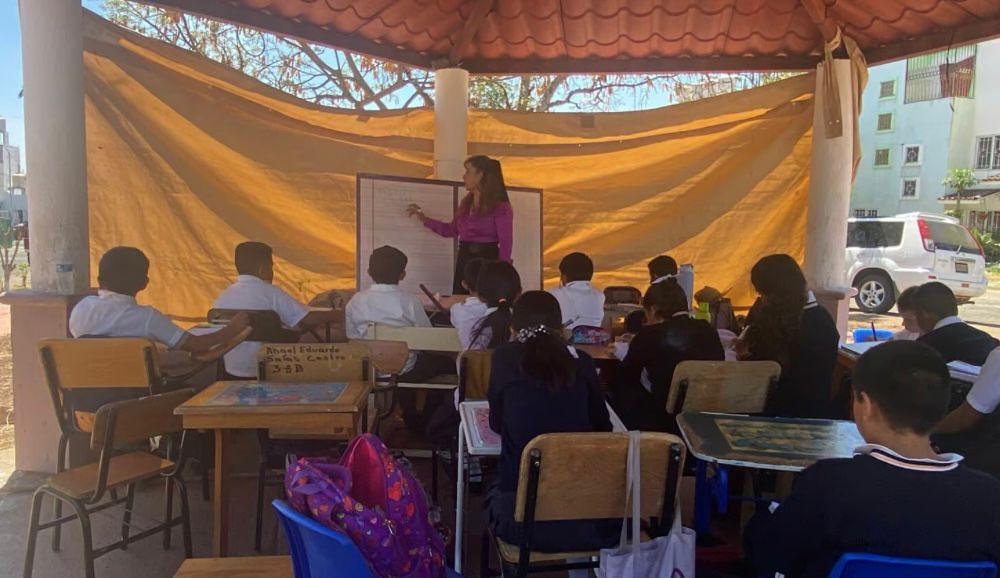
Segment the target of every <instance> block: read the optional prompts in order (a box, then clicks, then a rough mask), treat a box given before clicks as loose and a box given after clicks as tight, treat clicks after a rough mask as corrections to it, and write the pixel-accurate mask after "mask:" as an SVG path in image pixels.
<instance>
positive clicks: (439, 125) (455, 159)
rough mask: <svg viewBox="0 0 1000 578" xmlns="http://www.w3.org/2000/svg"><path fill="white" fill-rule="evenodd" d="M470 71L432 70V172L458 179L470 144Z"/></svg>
mask: <svg viewBox="0 0 1000 578" xmlns="http://www.w3.org/2000/svg"><path fill="white" fill-rule="evenodd" d="M468 131H469V72H468V71H467V70H463V69H461V68H441V69H438V70H435V71H434V176H435V177H436V178H439V179H443V180H450V181H460V180H462V175H463V174H464V173H465V167H464V166H463V165H464V163H465V158H466V157H467V156H468V146H469V132H468Z"/></svg>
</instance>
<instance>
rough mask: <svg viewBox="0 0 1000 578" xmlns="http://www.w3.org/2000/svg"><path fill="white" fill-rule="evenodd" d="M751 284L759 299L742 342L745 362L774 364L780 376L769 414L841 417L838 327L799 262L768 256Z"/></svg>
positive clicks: (740, 349)
mask: <svg viewBox="0 0 1000 578" xmlns="http://www.w3.org/2000/svg"><path fill="white" fill-rule="evenodd" d="M750 280H751V282H752V283H753V286H754V288H755V289H756V290H757V293H759V294H760V297H759V298H758V299H757V302H756V303H754V305H753V307H752V308H751V310H750V313H749V315H748V316H747V329H746V330H745V331H744V336H743V337H742V338H741V339H740V340H738V341H737V343H736V350H737V354H738V355H739V356H740V359H744V360H771V361H776V362H778V364H779V365H781V378H780V379H779V380H778V386H777V388H776V390H775V392H774V394H773V395H772V397H771V399H770V400H769V402H768V407H767V413H769V414H770V415H778V416H784V417H814V418H833V417H840V414H841V413H842V410H841V409H840V408H839V407H837V406H836V404H834V403H832V402H831V401H830V384H831V383H833V370H834V367H835V366H836V364H837V350H838V348H839V346H840V345H839V343H840V335H839V334H838V333H837V326H836V324H835V323H834V321H833V318H832V317H830V314H829V313H827V311H826V309H823V308H822V307H820V306H819V303H817V302H816V297H815V296H814V295H813V294H812V291H809V288H808V287H807V286H806V279H805V276H804V275H803V274H802V269H800V268H799V265H798V263H796V262H795V260H794V259H792V258H791V257H789V256H788V255H769V256H767V257H764V258H763V259H761V260H760V261H758V262H757V264H756V265H754V266H753V269H752V270H751V271H750Z"/></svg>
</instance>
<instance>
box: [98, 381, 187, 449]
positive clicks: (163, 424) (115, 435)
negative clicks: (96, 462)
mask: <svg viewBox="0 0 1000 578" xmlns="http://www.w3.org/2000/svg"><path fill="white" fill-rule="evenodd" d="M193 395H194V390H193V389H190V388H186V389H178V390H175V391H171V392H168V393H161V394H158V395H150V396H147V397H140V398H136V399H129V400H125V401H117V402H114V403H109V404H106V405H102V406H101V408H100V409H99V410H97V418H96V419H95V420H94V431H93V433H92V434H91V437H90V447H91V449H94V450H103V449H110V450H117V449H121V448H122V447H123V446H126V445H129V444H133V443H135V442H138V441H142V440H146V439H149V438H152V437H156V436H160V435H166V434H171V433H176V432H179V431H182V430H183V429H184V426H183V423H182V421H181V416H179V415H174V410H175V409H176V408H177V406H179V405H181V404H182V403H184V402H185V401H187V400H188V399H190V398H191V396H193Z"/></svg>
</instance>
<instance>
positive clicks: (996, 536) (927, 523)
mask: <svg viewBox="0 0 1000 578" xmlns="http://www.w3.org/2000/svg"><path fill="white" fill-rule="evenodd" d="M961 460H962V456H959V455H957V454H941V455H939V456H938V457H937V459H912V458H907V457H904V456H901V455H899V454H897V453H895V452H893V451H892V450H890V449H889V448H886V447H883V446H879V445H865V446H861V447H859V448H858V449H857V450H855V455H854V457H853V458H849V459H833V460H822V461H820V462H817V463H816V464H815V465H813V466H811V467H809V468H807V469H806V470H805V471H804V472H802V474H801V475H800V476H799V477H798V479H796V482H795V487H794V489H793V491H792V493H791V495H790V496H788V498H787V499H786V500H784V501H783V502H782V503H781V504H780V505H779V506H777V508H776V509H774V510H773V513H772V512H770V511H769V510H768V509H767V508H759V509H758V514H757V515H756V516H755V517H754V518H753V519H752V520H751V521H750V524H748V526H747V528H746V531H745V533H744V542H745V544H744V545H745V551H746V553H747V556H748V558H749V560H750V561H751V563H752V564H753V566H754V568H755V569H756V570H757V575H768V576H770V575H772V574H773V573H774V572H781V573H782V574H784V575H785V576H786V577H787V578H820V577H825V576H827V574H828V573H829V572H830V569H831V568H832V567H833V565H834V563H835V562H836V561H837V559H838V558H839V557H840V556H841V555H842V554H844V553H847V552H855V553H867V554H879V555H883V556H898V557H905V558H928V559H935V560H953V561H965V562H974V561H991V562H1000V481H997V480H996V479H994V478H991V477H990V476H988V475H986V474H984V473H982V472H979V471H976V470H973V469H971V468H969V467H967V466H965V465H963V464H962V463H960V462H961Z"/></svg>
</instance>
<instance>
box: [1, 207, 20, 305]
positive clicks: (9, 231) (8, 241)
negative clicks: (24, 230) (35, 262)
mask: <svg viewBox="0 0 1000 578" xmlns="http://www.w3.org/2000/svg"><path fill="white" fill-rule="evenodd" d="M20 249H21V235H20V232H19V231H18V230H17V229H16V228H14V226H13V224H12V223H11V222H10V219H0V269H2V270H3V285H2V286H0V290H2V291H10V290H11V286H10V277H11V275H13V274H14V269H15V268H16V267H17V265H16V264H15V263H14V261H15V260H16V259H17V253H18V251H20Z"/></svg>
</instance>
